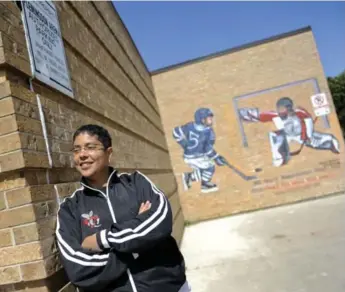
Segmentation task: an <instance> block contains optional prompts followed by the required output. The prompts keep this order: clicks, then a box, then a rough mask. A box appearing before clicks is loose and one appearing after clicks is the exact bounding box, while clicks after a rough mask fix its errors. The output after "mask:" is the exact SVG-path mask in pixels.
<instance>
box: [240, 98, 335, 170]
mask: <svg viewBox="0 0 345 292" xmlns="http://www.w3.org/2000/svg"><path fill="white" fill-rule="evenodd" d="M238 111H239V117H240V119H241V120H242V121H244V122H262V123H265V122H273V123H274V125H275V126H276V128H277V130H276V131H274V132H270V133H269V141H270V145H271V152H272V160H273V165H274V166H276V167H279V166H282V165H285V164H287V163H288V161H289V160H290V158H291V156H293V155H297V154H299V153H300V152H301V150H302V149H303V147H304V145H305V146H307V147H310V148H313V149H320V150H330V151H332V152H333V153H337V154H338V153H339V142H338V140H337V139H336V138H335V137H334V136H333V135H331V134H326V133H320V132H317V131H315V130H314V124H315V121H316V119H313V118H312V116H311V115H310V114H309V113H308V112H307V111H306V110H305V109H303V108H300V107H295V106H294V103H293V101H292V99H291V98H289V97H282V98H280V99H279V100H278V101H277V103H276V111H266V112H260V111H259V109H258V108H241V109H239V110H238ZM293 141H294V142H297V143H298V144H300V145H301V146H300V148H299V150H297V151H295V152H290V143H291V142H293Z"/></svg>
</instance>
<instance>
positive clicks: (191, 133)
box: [173, 122, 218, 159]
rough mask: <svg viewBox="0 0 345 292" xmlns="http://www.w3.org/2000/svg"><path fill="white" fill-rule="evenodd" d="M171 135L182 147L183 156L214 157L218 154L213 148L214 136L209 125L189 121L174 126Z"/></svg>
mask: <svg viewBox="0 0 345 292" xmlns="http://www.w3.org/2000/svg"><path fill="white" fill-rule="evenodd" d="M173 137H174V139H175V140H176V141H177V143H179V144H180V145H181V147H182V148H183V151H184V153H183V155H184V157H185V158H198V157H204V156H207V157H209V158H210V159H214V158H216V157H217V156H218V154H217V152H216V151H215V150H214V149H213V146H214V143H215V140H216V136H215V133H214V131H213V129H212V128H211V127H205V126H203V125H198V124H196V123H194V122H189V123H187V124H185V125H183V126H179V127H175V128H174V130H173Z"/></svg>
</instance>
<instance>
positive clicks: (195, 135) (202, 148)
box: [173, 108, 227, 193]
mask: <svg viewBox="0 0 345 292" xmlns="http://www.w3.org/2000/svg"><path fill="white" fill-rule="evenodd" d="M212 124H213V112H212V111H211V110H210V109H208V108H199V109H198V110H197V111H196V112H195V114H194V122H189V123H187V124H184V125H182V126H178V127H175V128H174V130H173V137H174V139H175V140H176V142H177V143H179V144H180V145H181V147H182V149H183V158H184V161H185V163H186V164H187V165H188V166H190V167H191V168H192V169H193V171H192V172H186V173H183V174H182V181H183V185H184V188H185V190H188V189H189V188H191V185H192V182H199V181H201V192H203V193H209V192H214V191H217V190H218V187H217V185H216V184H214V183H212V181H211V180H212V177H213V175H214V173H215V165H218V166H224V165H227V161H226V159H225V158H224V157H223V156H221V155H219V154H218V153H217V152H216V150H215V149H214V144H215V140H216V137H215V133H214V131H213V128H212Z"/></svg>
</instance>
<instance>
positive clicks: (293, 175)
mask: <svg viewBox="0 0 345 292" xmlns="http://www.w3.org/2000/svg"><path fill="white" fill-rule="evenodd" d="M153 84H154V88H155V91H156V96H157V100H158V104H159V108H160V110H161V114H162V119H163V126H164V130H165V132H166V133H167V141H168V147H169V150H170V155H171V159H172V163H173V168H174V172H175V175H176V177H177V181H178V184H179V189H180V190H181V191H180V200H181V203H182V206H183V211H184V215H185V218H186V220H188V221H198V220H203V219H209V218H215V217H219V216H225V215H229V214H235V213H238V212H244V211H250V210H254V209H258V208H265V207H270V206H275V205H280V204H285V203H290V202H296V201H299V200H305V199H311V198H315V197H319V196H324V195H329V194H333V193H336V192H343V191H344V188H345V178H344V142H343V137H342V134H341V130H340V126H339V123H338V119H337V116H336V113H335V108H334V105H333V102H332V98H331V94H330V91H329V88H328V85H327V80H326V78H325V75H324V71H323V68H322V65H321V62H320V58H319V54H318V51H317V46H316V44H315V40H314V37H313V33H312V31H311V28H310V27H307V28H302V29H299V30H297V31H293V32H289V33H286V34H282V35H279V36H275V37H272V38H269V39H266V40H263V41H258V42H255V43H251V44H248V45H245V46H242V47H238V48H234V49H231V50H227V51H224V52H220V53H217V54H213V55H210V56H206V57H202V58H198V59H195V60H191V61H188V62H185V63H182V64H178V65H174V66H170V67H167V68H163V69H161V70H158V71H156V72H153ZM320 92H321V93H325V94H326V96H327V98H328V101H329V103H330V113H329V114H328V115H326V116H319V117H317V118H316V115H315V113H314V108H313V106H312V102H311V96H312V95H315V94H318V93H320ZM282 97H289V98H290V99H291V100H292V101H293V102H294V108H295V110H294V111H293V114H292V115H291V116H290V118H289V119H288V120H282V118H280V117H279V116H278V117H277V108H276V103H277V101H278V100H280V98H282ZM299 107H302V108H303V110H302V109H298V108H299ZM200 108H209V109H211V110H212V111H213V113H214V116H215V121H216V122H215V124H214V126H213V130H214V132H215V135H216V140H215V149H216V150H217V152H218V153H219V154H221V155H222V156H224V157H225V158H226V159H227V160H228V161H229V162H230V163H231V164H233V165H234V166H236V167H237V168H239V169H240V170H241V171H242V172H243V173H245V174H246V175H250V176H257V178H256V179H253V180H245V179H243V178H242V177H240V176H239V175H237V174H236V173H235V172H234V171H233V170H231V169H230V168H228V167H226V166H222V167H220V166H217V165H216V167H215V173H214V175H213V176H212V170H211V168H209V169H208V170H207V169H206V170H205V166H200V167H199V166H198V167H196V170H195V171H194V173H195V172H196V173H197V174H198V173H199V176H200V174H201V179H202V178H203V177H204V178H205V179H207V178H210V177H212V182H214V183H216V184H217V185H218V189H219V190H218V191H215V192H210V193H207V194H206V193H202V192H201V190H200V182H192V187H191V188H190V189H188V190H187V191H183V189H184V186H183V183H182V179H181V176H182V174H183V173H185V174H186V173H191V171H192V168H191V167H190V165H188V164H187V163H186V162H185V161H184V156H183V155H184V150H185V149H187V150H188V149H189V150H190V149H193V148H197V147H199V144H198V143H200V145H206V144H202V143H205V141H204V140H203V139H204V138H205V137H203V136H202V134H200V133H201V132H198V131H197V130H196V128H194V130H190V129H189V130H186V128H181V127H180V128H175V127H179V126H182V125H185V124H186V123H188V122H191V121H193V120H194V113H195V111H196V110H198V109H200ZM247 109H251V111H248V110H247ZM246 111H247V120H246V119H245V117H244V115H245V113H246ZM309 114H310V117H309V118H307V116H309ZM248 120H250V121H248ZM287 121H289V122H287ZM282 124H283V127H282ZM174 129H175V131H177V132H178V133H177V136H178V137H184V138H183V139H185V141H187V140H188V143H189V144H187V146H186V147H185V148H184V149H183V148H182V147H181V146H180V145H179V144H178V143H177V141H176V140H175V139H174V138H173V130H174ZM193 131H194V132H193ZM294 131H295V132H296V133H297V132H299V134H298V135H296V136H293V135H294V134H293V133H292V134H291V132H294ZM303 133H304V134H303ZM303 135H306V136H305V137H304V138H303V137H302V136H303ZM269 137H271V140H270V138H269ZM307 138H309V139H308V140H307ZM181 139H182V138H181ZM205 139H206V138H205ZM279 139H281V140H279ZM278 140H279V141H281V143H283V144H282V145H283V146H284V147H282V148H279V149H278V150H279V151H278V150H277V148H276V147H277V143H278V142H279V141H278ZM277 141H278V142H277ZM303 141H304V142H303ZM279 143H280V142H279ZM308 146H309V147H308ZM337 146H339V148H340V154H339V153H335V152H337V151H336V150H335V149H334V148H333V147H337ZM188 147H189V148H188ZM287 148H288V149H287ZM315 148H316V149H315ZM319 148H326V149H324V150H320V149H319ZM187 150H186V151H187ZM189 150H188V151H189ZM332 150H333V151H332ZM188 151H187V152H188ZM277 151H278V154H279V155H281V153H285V156H284V157H287V158H289V157H288V156H289V153H291V154H290V155H291V156H290V159H289V160H288V159H285V160H284V161H283V162H285V163H284V164H283V165H281V166H275V165H274V163H275V164H279V163H278V162H279V161H278V160H277V159H276V158H277ZM187 152H186V153H187ZM188 153H189V154H190V151H189V152H188ZM188 153H187V154H188ZM280 161H282V160H280ZM204 162H205V161H204ZM207 163H208V162H207ZM207 163H206V164H207ZM194 167H195V164H194ZM202 167H204V168H202ZM192 178H194V177H192ZM199 179H200V177H199Z"/></svg>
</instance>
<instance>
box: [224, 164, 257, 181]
mask: <svg viewBox="0 0 345 292" xmlns="http://www.w3.org/2000/svg"><path fill="white" fill-rule="evenodd" d="M225 165H226V166H227V167H229V168H230V169H232V170H233V171H234V172H235V173H236V174H237V175H239V176H240V177H241V178H243V179H244V180H247V181H248V180H253V179H257V176H255V175H245V174H244V173H243V172H242V171H240V170H239V169H238V168H237V167H235V166H233V165H231V164H230V163H229V162H228V161H225ZM258 171H259V170H258Z"/></svg>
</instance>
